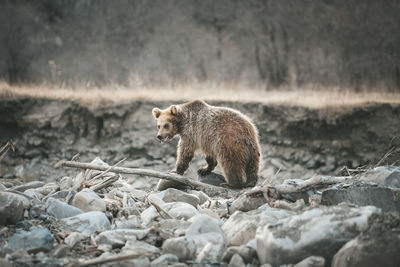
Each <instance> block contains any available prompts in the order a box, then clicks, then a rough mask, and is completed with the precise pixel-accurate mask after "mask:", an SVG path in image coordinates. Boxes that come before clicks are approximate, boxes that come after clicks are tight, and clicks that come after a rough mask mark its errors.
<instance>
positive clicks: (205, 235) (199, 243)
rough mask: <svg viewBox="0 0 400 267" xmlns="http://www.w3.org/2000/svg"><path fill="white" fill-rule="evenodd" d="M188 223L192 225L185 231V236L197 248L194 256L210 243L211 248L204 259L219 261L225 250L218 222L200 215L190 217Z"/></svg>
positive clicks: (222, 234) (223, 238)
mask: <svg viewBox="0 0 400 267" xmlns="http://www.w3.org/2000/svg"><path fill="white" fill-rule="evenodd" d="M190 221H192V224H191V225H190V226H189V228H188V229H187V230H186V236H187V237H191V238H192V239H193V240H194V242H195V244H196V247H197V249H196V254H199V253H200V251H201V250H202V249H203V248H204V246H206V245H207V243H209V242H211V243H212V248H211V249H210V251H209V252H208V253H207V254H206V257H205V258H204V259H207V260H211V261H219V260H220V258H221V256H222V253H223V252H224V250H225V237H224V233H223V231H222V229H221V227H220V225H219V224H220V223H219V221H217V220H216V219H214V218H212V217H210V216H207V215H201V214H199V215H196V216H194V217H192V218H191V219H190Z"/></svg>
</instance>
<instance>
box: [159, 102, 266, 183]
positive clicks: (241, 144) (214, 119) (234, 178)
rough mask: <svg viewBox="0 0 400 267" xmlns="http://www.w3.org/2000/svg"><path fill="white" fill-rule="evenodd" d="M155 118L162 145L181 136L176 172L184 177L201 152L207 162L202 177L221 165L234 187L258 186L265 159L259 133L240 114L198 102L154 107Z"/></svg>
mask: <svg viewBox="0 0 400 267" xmlns="http://www.w3.org/2000/svg"><path fill="white" fill-rule="evenodd" d="M153 115H154V117H155V118H156V119H157V127H158V133H157V138H158V139H159V140H160V141H161V142H166V141H169V140H171V139H172V138H174V136H179V137H180V140H179V144H178V152H177V161H176V168H175V170H173V171H172V172H176V173H178V174H180V175H182V174H183V173H184V172H185V171H186V170H187V169H188V167H189V163H190V161H191V160H192V158H193V155H194V152H195V151H196V150H200V151H201V152H202V153H203V154H204V156H205V159H206V162H207V165H206V166H205V167H203V168H200V169H199V170H198V173H199V174H200V175H201V176H204V175H207V174H209V173H211V171H212V170H214V168H215V167H216V166H217V164H219V165H220V166H221V168H222V170H223V172H224V176H225V181H226V183H227V184H228V185H229V186H230V187H233V188H243V187H249V186H254V185H255V184H256V183H257V179H258V169H259V164H260V156H261V155H260V146H259V142H258V132H257V129H256V127H255V126H254V125H253V123H251V121H250V119H249V118H247V117H246V116H245V115H243V114H242V113H240V112H239V111H237V110H234V109H231V108H226V107H214V106H211V105H208V104H207V103H205V102H204V101H200V100H195V101H192V102H188V103H185V104H181V105H172V106H170V107H169V108H167V109H165V110H160V109H158V108H154V109H153Z"/></svg>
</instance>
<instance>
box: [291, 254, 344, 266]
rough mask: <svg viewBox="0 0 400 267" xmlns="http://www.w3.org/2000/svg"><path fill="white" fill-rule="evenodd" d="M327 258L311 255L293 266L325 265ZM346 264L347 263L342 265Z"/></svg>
mask: <svg viewBox="0 0 400 267" xmlns="http://www.w3.org/2000/svg"><path fill="white" fill-rule="evenodd" d="M324 266H325V259H324V258H323V257H318V256H310V257H307V258H305V259H304V260H302V261H301V262H299V263H297V264H295V265H294V266H293V267H324ZM342 266H345V265H342Z"/></svg>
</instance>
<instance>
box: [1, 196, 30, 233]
mask: <svg viewBox="0 0 400 267" xmlns="http://www.w3.org/2000/svg"><path fill="white" fill-rule="evenodd" d="M0 203H1V205H0V225H8V224H16V223H17V222H18V221H19V220H21V219H22V216H23V215H24V203H23V201H22V200H21V198H20V196H18V195H17V194H14V193H10V192H4V191H3V192H0Z"/></svg>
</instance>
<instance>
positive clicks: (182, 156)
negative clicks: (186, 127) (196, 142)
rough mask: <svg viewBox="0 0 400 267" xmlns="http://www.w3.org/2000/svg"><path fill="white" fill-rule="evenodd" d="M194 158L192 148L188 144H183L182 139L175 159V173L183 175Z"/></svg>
mask: <svg viewBox="0 0 400 267" xmlns="http://www.w3.org/2000/svg"><path fill="white" fill-rule="evenodd" d="M193 156H194V146H193V145H191V144H190V143H187V142H183V141H182V139H181V140H180V141H179V144H178V157H177V159H176V173H177V174H180V175H183V173H184V172H185V171H186V170H187V169H188V168H189V163H190V162H191V161H192V159H193Z"/></svg>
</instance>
